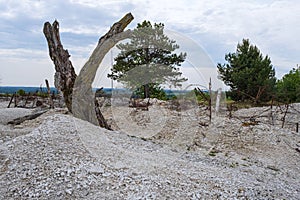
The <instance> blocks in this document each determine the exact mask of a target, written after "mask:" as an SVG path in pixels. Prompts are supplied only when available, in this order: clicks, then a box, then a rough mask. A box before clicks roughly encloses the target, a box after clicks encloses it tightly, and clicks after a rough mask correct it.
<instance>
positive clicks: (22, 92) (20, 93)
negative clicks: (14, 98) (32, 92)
mask: <svg viewBox="0 0 300 200" xmlns="http://www.w3.org/2000/svg"><path fill="white" fill-rule="evenodd" d="M17 94H18V95H20V96H24V95H25V94H26V92H25V91H24V90H22V89H20V90H18V91H17Z"/></svg>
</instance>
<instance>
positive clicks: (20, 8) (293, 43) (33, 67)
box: [0, 0, 300, 86]
mask: <svg viewBox="0 0 300 200" xmlns="http://www.w3.org/2000/svg"><path fill="white" fill-rule="evenodd" d="M127 12H131V13H132V14H133V16H134V17H135V19H134V21H133V22H132V23H131V24H130V25H129V26H128V28H130V29H133V28H134V27H135V26H136V24H137V23H139V22H142V21H143V20H145V19H146V20H150V21H151V22H162V23H164V24H165V29H166V30H169V31H170V32H171V33H173V35H177V38H179V41H178V42H179V44H180V46H181V47H183V50H184V51H187V53H188V55H189V54H190V57H188V58H189V61H190V63H186V64H185V65H186V66H188V65H189V64H190V65H193V66H197V67H198V65H200V64H201V63H202V64H203V60H202V61H200V64H199V63H198V61H199V59H200V60H201V58H202V57H203V55H202V56H201V55H198V57H197V53H199V54H206V55H207V56H208V57H209V58H211V64H210V65H207V66H202V67H203V72H202V71H201V68H200V73H202V74H201V76H202V77H203V76H204V79H205V78H206V79H207V77H208V76H209V75H207V74H205V72H204V71H205V69H204V68H205V67H212V68H213V70H216V65H217V63H219V62H221V63H224V55H225V54H226V53H228V52H234V51H235V50H236V45H237V43H238V42H241V40H242V39H243V38H249V39H250V42H251V43H252V44H255V45H257V46H258V48H259V49H260V50H261V51H262V53H263V55H269V56H270V58H271V61H272V64H273V66H274V67H275V70H276V76H277V77H279V78H280V77H281V76H282V75H283V74H285V73H287V72H288V71H289V70H290V69H291V68H293V67H295V66H296V65H297V64H300V60H299V59H300V45H299V44H300V1H299V0H222V1H220V0H182V1H177V0H150V1H135V0H101V1H97V0H63V1H61V0H47V1H46V0H0V85H32V86H39V85H40V84H44V79H45V78H47V79H48V80H49V81H50V83H51V85H53V75H54V66H53V63H52V61H51V60H50V58H49V55H48V47H47V43H46V40H45V38H44V35H43V32H42V29H43V24H44V22H46V21H50V22H51V23H52V22H53V21H54V20H55V19H57V20H58V21H59V23H60V31H61V40H62V43H63V45H64V48H66V49H68V50H69V53H70V54H71V61H72V62H73V65H74V67H75V68H76V72H77V73H78V72H79V71H80V68H81V67H82V66H83V65H84V63H85V61H86V60H87V59H88V57H89V55H90V53H91V51H92V50H93V49H94V47H95V45H96V43H97V41H98V39H99V37H100V36H101V35H103V34H104V33H106V31H107V30H108V29H109V27H110V26H111V25H112V24H113V23H114V22H116V21H117V20H119V19H120V18H121V17H122V16H124V15H125V14H126V13H127ZM171 35H172V34H171ZM180 38H183V39H181V40H180ZM197 48H198V49H197ZM195 49H196V50H195ZM191 56H192V57H191ZM204 57H205V56H204ZM205 59H207V57H206V58H205ZM205 59H204V60H205ZM105 62H108V63H109V59H106V61H105ZM204 63H205V62H204ZM204 65H205V64H204ZM107 70H109V69H107ZM185 73H187V74H186V76H191V77H188V78H191V79H193V78H192V76H193V74H194V73H193V72H192V73H190V74H188V69H187V70H186V71H185ZM105 76H106V74H102V75H100V76H98V79H102V78H103V77H105ZM99 77H100V78H99Z"/></svg>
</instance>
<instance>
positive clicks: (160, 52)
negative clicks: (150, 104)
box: [108, 21, 187, 98]
mask: <svg viewBox="0 0 300 200" xmlns="http://www.w3.org/2000/svg"><path fill="white" fill-rule="evenodd" d="M117 48H118V49H119V50H120V53H119V54H118V56H117V57H116V58H115V59H114V60H115V64H114V65H113V67H112V69H111V73H110V74H108V77H109V78H112V79H113V80H117V81H119V82H122V83H123V84H124V85H126V86H127V87H129V88H131V89H140V88H143V91H144V98H148V97H150V96H151V94H150V93H149V92H150V91H151V88H152V90H153V89H159V88H160V87H159V86H160V85H161V84H164V83H169V84H171V85H173V86H175V87H176V86H180V85H181V83H182V82H184V81H186V80H187V79H186V78H183V77H181V75H182V73H181V72H180V71H179V68H178V67H179V66H181V63H182V62H184V60H185V58H186V53H180V54H176V53H173V52H174V51H175V50H176V49H178V48H179V45H177V44H176V41H174V40H171V39H169V38H168V37H167V36H166V35H165V34H164V24H162V23H159V24H157V23H155V24H154V25H152V24H151V23H150V22H149V21H144V22H142V23H141V24H138V25H137V28H135V29H134V30H133V33H132V36H131V39H130V41H129V42H127V43H125V44H123V43H121V44H119V45H117Z"/></svg>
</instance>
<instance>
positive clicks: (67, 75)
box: [43, 20, 76, 112]
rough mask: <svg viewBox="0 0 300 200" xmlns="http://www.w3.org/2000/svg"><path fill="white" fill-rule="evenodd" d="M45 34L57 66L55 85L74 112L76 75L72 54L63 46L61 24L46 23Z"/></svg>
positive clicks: (51, 56) (50, 52)
mask: <svg viewBox="0 0 300 200" xmlns="http://www.w3.org/2000/svg"><path fill="white" fill-rule="evenodd" d="M43 32H44V35H45V37H46V39H47V42H48V47H49V55H50V58H51V60H52V61H53V63H54V65H55V71H56V72H55V75H54V85H55V87H56V88H57V89H58V90H59V91H61V92H62V93H63V97H64V101H65V104H66V106H67V108H68V110H69V111H70V112H72V93H73V86H74V83H75V79H76V74H75V70H74V67H73V65H72V62H71V61H70V60H69V57H70V54H69V52H68V50H65V49H64V48H63V45H62V44H61V41H60V36H59V23H58V22H57V21H56V20H55V21H54V22H53V24H52V25H51V24H50V23H49V22H46V23H45V24H44V29H43Z"/></svg>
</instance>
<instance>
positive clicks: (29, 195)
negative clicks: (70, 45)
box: [0, 109, 300, 199]
mask: <svg viewBox="0 0 300 200" xmlns="http://www.w3.org/2000/svg"><path fill="white" fill-rule="evenodd" d="M0 112H1V113H2V114H3V116H12V115H14V116H20V115H22V114H23V115H24V114H27V113H26V112H28V111H24V110H22V111H21V110H18V109H17V111H16V109H10V110H7V109H0ZM62 112H64V110H54V111H50V112H48V113H46V114H44V115H42V116H40V117H39V118H37V119H35V120H31V121H27V122H24V123H23V124H21V126H18V127H11V126H7V125H3V124H2V129H1V132H3V130H4V131H7V130H10V131H11V133H14V132H16V131H19V134H17V135H15V136H12V135H10V134H8V133H7V132H6V133H5V134H2V135H1V138H0V139H1V140H2V141H1V140H0V199H299V196H300V182H299V180H300V165H299V163H300V154H299V152H297V151H296V150H295V148H297V147H298V146H297V145H300V136H299V134H297V133H295V132H293V131H289V130H286V129H280V128H276V127H272V126H269V125H266V124H258V125H256V126H242V125H241V121H240V120H238V119H235V118H233V119H228V118H224V117H215V118H214V121H213V122H212V124H211V125H210V126H209V127H202V126H199V129H198V131H199V132H198V134H194V129H195V127H192V128H191V129H188V127H189V126H191V125H192V126H195V121H193V118H190V117H189V119H190V120H191V121H190V124H189V123H183V124H185V125H186V127H184V126H183V125H181V128H180V129H178V130H177V131H172V129H171V128H170V127H166V130H169V132H168V133H167V132H166V131H162V132H160V133H158V134H157V135H159V137H155V136H154V137H152V138H148V139H141V138H139V137H136V136H129V135H127V134H124V133H122V131H121V130H120V131H113V132H111V131H107V130H104V129H101V128H99V127H96V126H94V125H92V124H90V123H88V122H85V121H82V120H79V119H76V118H73V117H72V116H71V115H66V114H61V113H62ZM6 113H9V114H6ZM11 113H14V114H11ZM143 115H144V114H143ZM151 115H152V114H151ZM1 116H2V115H1ZM180 117H181V118H180V120H182V116H180ZM1 118H2V121H4V122H5V119H6V118H7V117H1ZM168 120H169V122H170V124H172V123H173V124H176V123H175V122H176V117H171V118H170V119H168ZM184 120H185V119H183V121H184ZM4 122H2V123H4ZM155 123H157V122H155ZM28 128H32V130H29V129H28ZM144 128H145V126H144ZM26 129H27V131H26ZM20 130H23V132H22V133H21V132H20ZM141 130H142V129H141ZM189 130H190V132H189ZM164 134H168V137H164ZM3 135H5V139H3ZM138 136H140V135H138ZM174 138H175V139H174ZM179 138H183V139H182V140H184V141H182V142H180V141H179ZM187 138H189V140H188V141H186V139H187Z"/></svg>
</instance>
